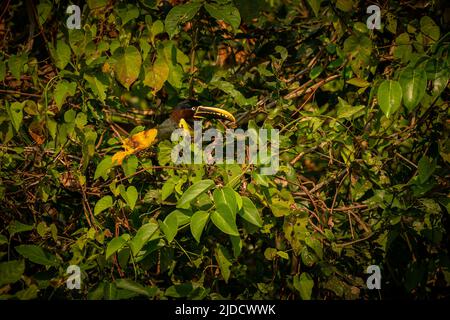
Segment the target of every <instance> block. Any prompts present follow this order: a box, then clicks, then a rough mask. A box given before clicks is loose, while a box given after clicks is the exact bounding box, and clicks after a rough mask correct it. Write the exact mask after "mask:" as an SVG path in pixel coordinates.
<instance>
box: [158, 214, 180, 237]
mask: <svg viewBox="0 0 450 320" xmlns="http://www.w3.org/2000/svg"><path fill="white" fill-rule="evenodd" d="M159 226H160V228H161V230H162V232H164V235H165V236H166V239H167V242H169V243H171V242H172V240H173V239H174V238H175V236H176V235H177V232H178V218H177V216H176V214H174V213H173V212H172V213H170V214H169V215H168V216H167V217H166V218H165V219H164V221H163V222H161V223H160V224H159Z"/></svg>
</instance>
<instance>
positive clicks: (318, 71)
mask: <svg viewBox="0 0 450 320" xmlns="http://www.w3.org/2000/svg"><path fill="white" fill-rule="evenodd" d="M322 71H323V67H322V66H315V67H314V68H312V69H311V71H310V72H309V78H310V79H311V80H314V79H315V78H317V77H318V76H320V74H321V73H322Z"/></svg>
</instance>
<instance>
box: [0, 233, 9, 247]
mask: <svg viewBox="0 0 450 320" xmlns="http://www.w3.org/2000/svg"><path fill="white" fill-rule="evenodd" d="M7 243H8V238H6V237H5V236H4V235H2V234H0V246H1V245H2V244H7Z"/></svg>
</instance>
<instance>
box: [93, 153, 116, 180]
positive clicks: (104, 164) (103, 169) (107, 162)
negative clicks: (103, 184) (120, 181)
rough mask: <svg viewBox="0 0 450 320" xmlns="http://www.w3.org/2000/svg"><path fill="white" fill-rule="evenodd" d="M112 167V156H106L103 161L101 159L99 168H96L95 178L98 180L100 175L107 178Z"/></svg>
mask: <svg viewBox="0 0 450 320" xmlns="http://www.w3.org/2000/svg"><path fill="white" fill-rule="evenodd" d="M112 167H113V165H112V157H111V156H106V157H105V158H104V159H103V160H102V161H100V163H99V164H98V166H97V168H96V169H95V173H94V180H97V179H98V178H99V177H102V178H103V179H105V180H106V179H107V173H108V171H109V169H111V168H112Z"/></svg>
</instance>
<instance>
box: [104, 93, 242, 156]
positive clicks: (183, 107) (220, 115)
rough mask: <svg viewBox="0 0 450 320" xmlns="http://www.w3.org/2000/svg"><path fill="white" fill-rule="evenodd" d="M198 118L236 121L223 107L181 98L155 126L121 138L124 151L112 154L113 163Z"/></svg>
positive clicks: (185, 127)
mask: <svg viewBox="0 0 450 320" xmlns="http://www.w3.org/2000/svg"><path fill="white" fill-rule="evenodd" d="M200 119H223V120H228V121H231V122H236V119H235V118H234V116H233V115H232V114H231V113H230V112H228V111H226V110H224V109H221V108H216V107H206V106H202V105H201V104H200V103H199V102H198V101H196V100H193V99H189V100H183V101H182V102H180V103H179V104H178V105H177V106H176V107H175V108H174V110H173V111H172V113H171V114H170V117H169V118H167V119H166V120H165V121H164V122H163V123H161V124H160V125H158V126H157V127H156V128H152V129H148V130H144V131H141V132H139V133H136V134H134V135H133V136H131V137H130V138H127V139H125V140H123V145H122V146H123V148H124V151H119V152H117V153H115V154H114V155H113V157H112V162H113V164H119V165H120V164H122V161H123V159H125V157H127V156H129V155H131V154H134V153H136V152H139V151H142V150H145V149H147V148H149V147H150V146H152V145H153V144H155V143H156V142H158V141H161V140H164V139H168V138H170V136H171V134H172V132H173V131H174V130H175V129H177V128H180V127H181V128H184V129H185V130H189V128H190V127H189V123H192V121H193V120H200Z"/></svg>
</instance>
